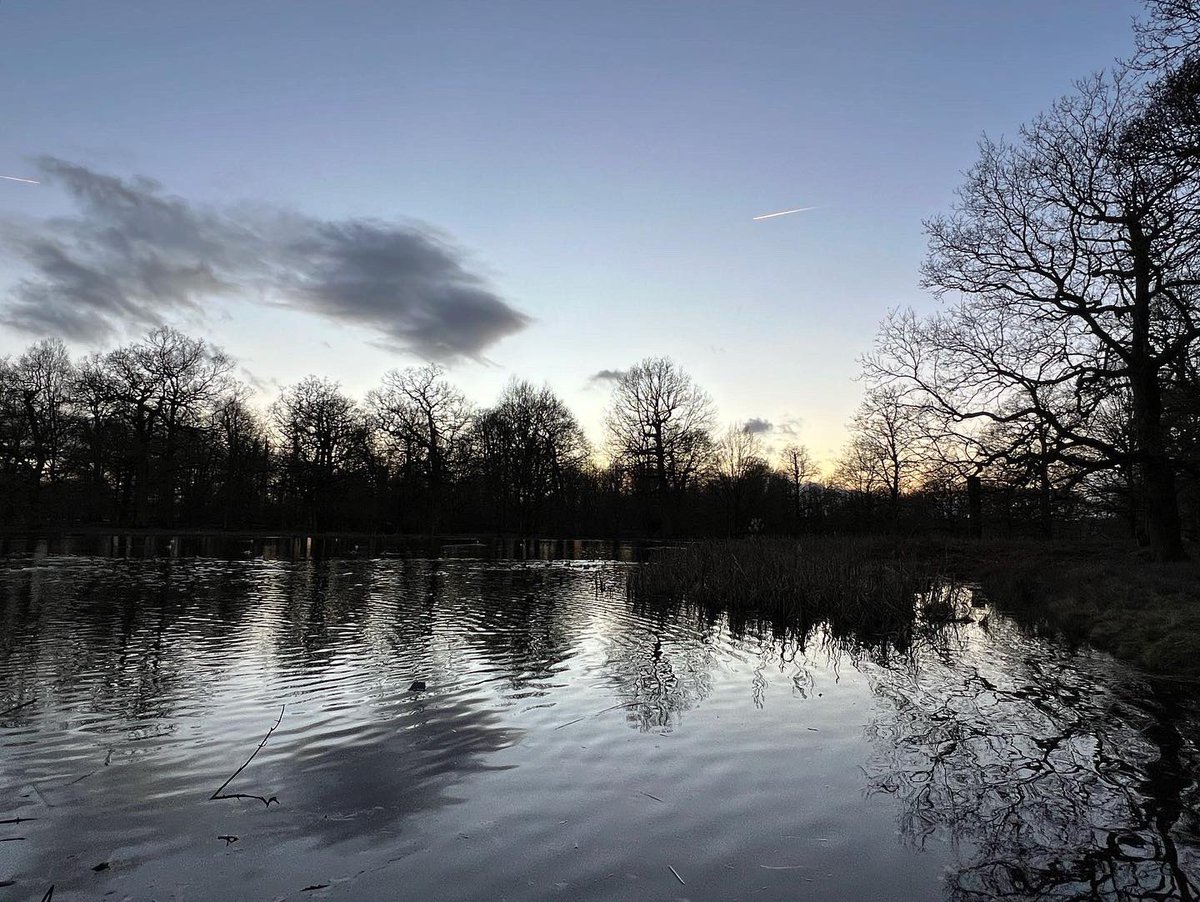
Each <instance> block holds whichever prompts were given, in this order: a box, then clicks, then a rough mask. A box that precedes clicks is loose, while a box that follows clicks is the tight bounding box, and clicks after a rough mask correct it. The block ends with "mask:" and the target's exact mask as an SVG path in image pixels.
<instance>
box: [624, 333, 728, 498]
mask: <svg viewBox="0 0 1200 902" xmlns="http://www.w3.org/2000/svg"><path fill="white" fill-rule="evenodd" d="M714 420H715V413H714V408H713V402H712V399H711V398H710V397H709V396H708V394H707V393H706V392H705V391H704V390H703V389H702V388H700V387H699V386H698V385H696V384H695V383H694V382H693V381H692V377H691V376H689V375H688V374H687V373H685V372H684V371H683V370H681V369H680V368H679V367H678V365H677V364H675V363H674V362H673V361H671V360H669V359H667V358H665V357H652V358H648V359H646V360H643V361H642V362H640V363H638V364H636V365H635V366H632V367H630V368H629V369H628V370H626V371H625V373H624V374H623V375H622V376H621V379H620V380H619V381H618V382H617V384H616V386H615V387H614V388H613V395H612V401H611V403H610V405H609V409H608V412H607V416H606V418H605V425H606V426H607V429H608V436H609V446H610V449H611V451H612V454H613V456H614V457H615V458H617V459H620V460H621V461H623V462H624V463H625V465H626V466H627V467H629V468H630V469H631V470H632V471H633V472H634V474H635V475H636V476H637V477H639V478H641V479H643V480H645V481H647V482H648V483H649V484H651V485H652V486H653V487H654V489H655V490H656V491H657V492H658V493H659V494H661V495H667V494H669V493H671V492H673V491H679V490H682V489H683V488H685V487H686V486H687V485H688V483H689V482H690V481H691V480H692V479H693V478H694V477H695V476H696V475H697V474H698V473H699V472H701V471H702V470H703V469H704V468H705V467H707V465H708V463H709V461H710V459H711V453H712V438H711V436H710V433H711V431H712V428H713V423H714Z"/></svg>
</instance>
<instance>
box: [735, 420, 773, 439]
mask: <svg viewBox="0 0 1200 902" xmlns="http://www.w3.org/2000/svg"><path fill="white" fill-rule="evenodd" d="M774 428H775V425H774V424H773V423H772V422H771V421H770V420H764V419H762V418H761V417H754V418H752V419H749V420H746V422H745V424H743V426H742V432H744V433H746V434H747V435H766V434H767V433H768V432H770V431H771V430H772V429H774Z"/></svg>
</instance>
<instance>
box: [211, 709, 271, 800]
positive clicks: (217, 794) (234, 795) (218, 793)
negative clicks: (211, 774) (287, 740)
mask: <svg viewBox="0 0 1200 902" xmlns="http://www.w3.org/2000/svg"><path fill="white" fill-rule="evenodd" d="M286 710H287V705H282V706H281V707H280V708H279V718H278V719H277V720H276V721H275V724H274V726H272V727H271V729H269V730H267V735H266V736H264V737H263V738H262V742H260V743H259V744H258V748H256V749H255V750H254V751H253V752H251V753H250V757H249V758H247V759H246V762H245V763H244V764H243V765H242V766H241V767H239V768H238V769H237V770H235V771H234V772H233V773H232V774H230V775H229V779H227V780H226V781H225V782H224V783H222V784H221V786H220V787H219V788H218V789H217V791H216V792H214V793H213V794H212V795H211V796H209V797H208V800H209V801H210V802H211V801H213V800H215V799H258V801H260V802H262V803H263V804H264V805H266V806H267V807H268V808H269V807H271V803H272V802H274V803H275V804H276V805H278V804H279V799H277V798H275V796H271V797H270V798H266V797H264V796H259V795H254V794H253V793H247V792H234V793H230V794H229V795H222V793H223V792H224V790H225V787H226V786H228V785H229V784H230V783H232V782H233V781H234V779H235V778H236V777H237V775H238V774H240V773H241V772H242V771H244V770H245V769H246V768H247V767H249V765H250V762H251V761H253V760H254V757H255V756H256V755H257V754H258V753H259V752H261V751H262V750H263V746H264V745H266V744H267V740H268V739H270V738H271V734H272V733H274V732H275V730H276V729H278V727H279V725H280V724H281V723H283V712H284V711H286Z"/></svg>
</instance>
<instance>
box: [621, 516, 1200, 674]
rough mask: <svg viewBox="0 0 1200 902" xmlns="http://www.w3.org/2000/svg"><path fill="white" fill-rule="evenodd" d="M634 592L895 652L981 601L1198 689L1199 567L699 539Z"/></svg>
mask: <svg viewBox="0 0 1200 902" xmlns="http://www.w3.org/2000/svg"><path fill="white" fill-rule="evenodd" d="M960 588H969V589H970V592H969V593H963V592H959V591H957V590H958V589H960ZM628 592H629V595H630V597H631V599H633V600H634V601H635V602H639V603H646V604H655V603H671V602H675V601H682V602H686V603H692V604H695V605H698V606H700V607H702V608H705V609H708V610H711V611H713V612H714V613H715V612H726V613H729V614H730V616H731V617H732V618H734V619H736V620H761V621H764V622H770V623H772V624H774V625H776V626H777V627H779V628H782V629H789V630H798V631H800V632H801V633H804V634H808V633H810V632H811V631H812V630H813V629H814V628H815V627H817V626H822V627H825V628H827V629H828V631H829V633H830V634H831V635H832V636H833V637H835V638H836V637H854V638H855V639H856V640H858V641H860V642H862V641H866V642H870V641H872V640H882V639H886V640H888V641H889V642H890V643H891V644H892V645H893V646H895V647H899V648H904V647H905V646H906V644H907V643H908V642H909V641H911V639H912V638H913V636H914V634H915V632H916V631H919V630H921V629H923V628H925V629H936V628H937V627H939V626H941V625H944V624H948V623H955V622H966V621H967V620H969V619H972V618H980V617H982V616H985V614H984V613H981V612H980V611H979V610H977V609H973V608H972V601H979V602H986V603H989V604H991V605H994V606H995V607H997V608H998V609H1000V610H1003V611H1005V612H1007V613H1009V614H1011V615H1013V616H1015V617H1016V618H1017V619H1018V620H1020V621H1022V622H1023V623H1025V624H1027V625H1028V626H1030V627H1031V628H1033V629H1035V630H1040V629H1048V630H1050V631H1051V632H1053V633H1055V634H1058V635H1062V636H1064V637H1066V638H1067V639H1068V640H1070V641H1086V642H1088V643H1089V644H1091V645H1093V646H1095V647H1097V648H1102V649H1105V650H1107V651H1110V652H1112V653H1114V654H1115V655H1117V656H1118V657H1121V658H1123V659H1126V660H1128V661H1130V662H1132V663H1134V664H1135V665H1137V666H1139V667H1141V668H1142V669H1144V670H1146V671H1148V672H1151V673H1155V674H1160V675H1168V676H1183V677H1189V678H1191V677H1196V678H1200V564H1198V563H1195V562H1176V563H1157V562H1154V561H1151V560H1147V559H1146V555H1145V554H1142V553H1138V552H1136V551H1134V550H1133V549H1131V548H1130V547H1129V546H1128V545H1127V544H1123V543H1121V542H1115V541H1113V540H1095V539H1093V540H1074V541H1060V542H1056V543H1053V544H1047V543H1045V542H1043V541H1038V540H1036V539H1024V540H1021V539H1016V540H990V541H982V542H980V541H974V540H970V539H953V538H942V539H929V538H921V539H908V540H905V539H899V538H895V537H872V536H857V537H856V536H820V537H808V538H804V539H800V540H794V539H785V538H777V539H768V538H745V539H733V540H705V541H700V542H694V543H689V544H687V545H683V546H679V547H674V548H664V549H659V550H657V551H656V552H655V553H654V554H653V556H652V557H651V558H650V559H649V560H648V561H646V562H644V563H642V564H640V565H638V566H637V567H635V568H634V569H632V570H631V571H630V573H629V576H628Z"/></svg>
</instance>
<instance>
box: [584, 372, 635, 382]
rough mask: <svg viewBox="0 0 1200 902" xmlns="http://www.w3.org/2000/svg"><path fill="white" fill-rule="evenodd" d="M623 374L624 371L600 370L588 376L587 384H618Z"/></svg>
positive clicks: (623, 376)
mask: <svg viewBox="0 0 1200 902" xmlns="http://www.w3.org/2000/svg"><path fill="white" fill-rule="evenodd" d="M625 373H626V370H600V371H599V372H596V373H592V375H590V376H588V382H620V381H621V380H622V379H624V378H625Z"/></svg>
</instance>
